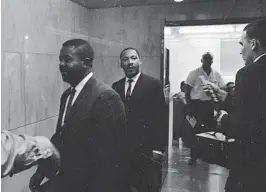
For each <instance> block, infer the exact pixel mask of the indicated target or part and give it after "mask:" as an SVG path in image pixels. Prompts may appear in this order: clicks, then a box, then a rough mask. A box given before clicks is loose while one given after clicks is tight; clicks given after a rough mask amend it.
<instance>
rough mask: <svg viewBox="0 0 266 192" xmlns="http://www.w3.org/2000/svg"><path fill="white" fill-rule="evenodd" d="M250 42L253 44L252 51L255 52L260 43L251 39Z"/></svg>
mask: <svg viewBox="0 0 266 192" xmlns="http://www.w3.org/2000/svg"><path fill="white" fill-rule="evenodd" d="M250 42H251V49H252V50H253V51H254V50H255V49H257V48H258V46H259V41H257V40H256V39H251V40H250Z"/></svg>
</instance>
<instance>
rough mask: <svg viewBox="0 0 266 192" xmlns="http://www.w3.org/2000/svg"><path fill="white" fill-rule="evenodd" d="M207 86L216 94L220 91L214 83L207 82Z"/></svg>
mask: <svg viewBox="0 0 266 192" xmlns="http://www.w3.org/2000/svg"><path fill="white" fill-rule="evenodd" d="M207 85H210V86H211V87H212V88H213V90H214V91H215V92H218V91H219V90H220V87H219V86H218V85H216V84H215V83H212V82H210V81H207Z"/></svg>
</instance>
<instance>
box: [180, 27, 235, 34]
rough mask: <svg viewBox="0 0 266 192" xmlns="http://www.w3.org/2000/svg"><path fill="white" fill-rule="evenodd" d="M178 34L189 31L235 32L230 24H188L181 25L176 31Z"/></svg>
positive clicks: (189, 32) (188, 32)
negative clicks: (185, 25)
mask: <svg viewBox="0 0 266 192" xmlns="http://www.w3.org/2000/svg"><path fill="white" fill-rule="evenodd" d="M178 32H179V33H180V34H191V33H230V32H235V28H234V27H233V26H232V25H230V26H224V25H220V26H189V27H181V28H180V29H179V31H178Z"/></svg>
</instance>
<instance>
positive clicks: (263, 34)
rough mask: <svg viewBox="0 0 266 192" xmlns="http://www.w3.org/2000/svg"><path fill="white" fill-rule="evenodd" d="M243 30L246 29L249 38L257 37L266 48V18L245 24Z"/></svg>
mask: <svg viewBox="0 0 266 192" xmlns="http://www.w3.org/2000/svg"><path fill="white" fill-rule="evenodd" d="M243 31H246V34H247V37H248V38H249V39H253V38H254V39H256V40H258V41H259V42H260V45H261V47H262V48H266V19H263V20H256V21H253V22H251V23H249V24H248V25H246V26H245V28H244V29H243Z"/></svg>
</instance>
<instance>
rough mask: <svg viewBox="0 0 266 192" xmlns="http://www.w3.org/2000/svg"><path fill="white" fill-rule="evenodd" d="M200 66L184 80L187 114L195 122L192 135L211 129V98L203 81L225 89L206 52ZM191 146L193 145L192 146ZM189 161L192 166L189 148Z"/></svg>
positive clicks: (211, 57) (212, 113)
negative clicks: (204, 87)
mask: <svg viewBox="0 0 266 192" xmlns="http://www.w3.org/2000/svg"><path fill="white" fill-rule="evenodd" d="M201 62H202V66H201V67H199V68H197V69H195V70H193V71H191V72H190V73H189V75H188V77H187V79H186V91H185V92H186V100H187V102H188V104H189V112H190V114H191V115H192V116H194V117H195V118H196V120H197V124H196V126H195V128H194V129H193V132H194V133H198V132H204V131H207V130H208V129H209V128H210V129H211V128H213V125H214V124H213V123H214V122H213V115H214V107H213V103H212V98H211V97H210V96H209V95H207V94H206V93H205V92H204V91H203V87H202V85H203V83H204V82H203V81H206V82H208V81H209V82H211V83H214V84H216V85H217V86H219V87H220V88H225V83H224V81H223V78H222V76H221V75H220V74H219V73H218V72H217V71H215V70H214V69H212V67H211V65H212V63H213V56H212V54H211V53H209V52H207V53H204V54H203V55H202V59H201ZM192 146H193V145H192ZM191 150H192V152H191V161H190V162H189V164H194V163H195V161H196V154H193V147H192V148H191Z"/></svg>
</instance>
